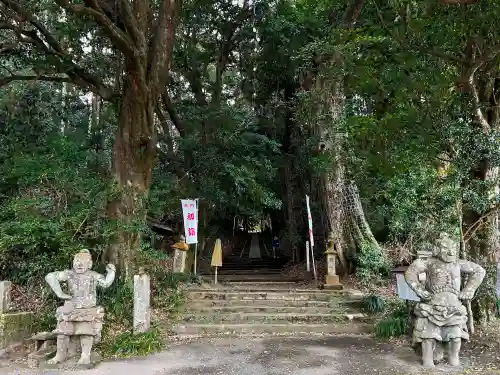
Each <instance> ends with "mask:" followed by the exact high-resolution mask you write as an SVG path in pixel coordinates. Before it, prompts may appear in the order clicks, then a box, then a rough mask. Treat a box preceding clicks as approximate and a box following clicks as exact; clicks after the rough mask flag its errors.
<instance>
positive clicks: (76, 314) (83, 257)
mask: <svg viewBox="0 0 500 375" xmlns="http://www.w3.org/2000/svg"><path fill="white" fill-rule="evenodd" d="M91 268H92V257H91V255H90V252H89V251H88V250H82V251H80V252H79V253H78V254H76V255H75V256H74V258H73V269H72V270H64V271H56V272H51V273H49V274H48V275H47V276H46V277H45V280H46V281H47V283H48V284H49V286H50V287H51V288H52V290H53V291H54V293H55V294H56V295H57V297H59V298H60V299H62V300H64V301H65V302H64V305H63V306H60V307H59V308H57V310H56V318H57V327H56V329H55V330H54V333H55V334H57V353H56V355H55V357H54V358H52V359H51V360H49V362H48V363H49V364H56V363H61V362H63V361H65V360H66V357H67V354H68V349H69V346H70V339H79V341H80V347H81V356H80V360H79V361H78V365H90V364H91V359H90V356H91V351H92V346H93V344H94V343H96V342H98V341H99V339H100V334H101V329H102V325H103V320H104V308H102V307H101V306H97V293H96V292H97V291H96V288H97V286H101V287H103V288H107V287H109V286H110V285H111V284H112V283H113V281H114V279H115V266H114V265H112V264H108V265H107V267H106V270H107V273H106V276H103V275H101V274H99V273H97V272H94V271H91ZM61 282H66V283H67V285H68V289H69V294H66V293H64V292H63V290H62V288H61Z"/></svg>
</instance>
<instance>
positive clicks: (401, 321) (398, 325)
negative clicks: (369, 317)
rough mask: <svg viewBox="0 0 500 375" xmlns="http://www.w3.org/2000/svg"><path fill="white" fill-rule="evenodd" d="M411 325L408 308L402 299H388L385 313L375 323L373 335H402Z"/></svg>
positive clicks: (385, 337)
mask: <svg viewBox="0 0 500 375" xmlns="http://www.w3.org/2000/svg"><path fill="white" fill-rule="evenodd" d="M410 327H411V314H410V310H409V309H408V307H407V306H406V304H405V303H404V302H403V301H400V300H394V301H390V303H389V305H388V308H387V310H386V313H385V314H384V316H383V317H382V319H381V320H379V321H378V322H377V323H376V324H375V336H376V337H379V338H382V339H390V338H394V337H400V336H404V335H406V334H407V333H408V331H409V329H410Z"/></svg>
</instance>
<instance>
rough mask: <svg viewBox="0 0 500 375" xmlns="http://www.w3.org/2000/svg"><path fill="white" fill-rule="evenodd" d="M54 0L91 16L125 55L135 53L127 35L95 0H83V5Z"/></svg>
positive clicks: (69, 8)
mask: <svg viewBox="0 0 500 375" xmlns="http://www.w3.org/2000/svg"><path fill="white" fill-rule="evenodd" d="M55 2H56V3H57V4H58V5H59V6H60V7H62V8H64V9H66V10H68V11H70V12H72V13H73V14H76V15H80V16H81V15H86V16H91V17H92V18H93V19H94V21H95V22H96V23H97V24H98V25H99V26H100V27H101V28H102V30H103V31H104V33H105V34H107V35H108V37H109V38H110V40H111V42H112V43H113V44H114V46H115V47H116V48H118V49H119V50H120V51H121V52H123V53H124V54H126V55H135V52H136V51H135V49H134V46H133V44H132V42H131V41H130V40H129V38H128V36H127V35H126V34H125V33H124V32H123V31H122V30H120V28H119V27H118V26H117V25H116V24H115V23H114V22H113V21H112V20H111V19H110V18H109V17H108V16H107V15H106V13H105V12H104V10H103V9H102V8H101V6H100V5H99V2H98V1H97V0H84V2H85V5H83V4H73V3H71V1H70V0H55Z"/></svg>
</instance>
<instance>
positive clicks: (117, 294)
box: [98, 280, 134, 327]
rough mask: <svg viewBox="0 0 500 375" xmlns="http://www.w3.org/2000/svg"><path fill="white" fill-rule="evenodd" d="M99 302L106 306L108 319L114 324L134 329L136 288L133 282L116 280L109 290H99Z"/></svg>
mask: <svg viewBox="0 0 500 375" xmlns="http://www.w3.org/2000/svg"><path fill="white" fill-rule="evenodd" d="M98 302H99V305H101V306H106V319H107V320H108V321H110V322H112V323H113V324H119V325H120V326H124V327H132V324H133V311H134V287H133V284H132V282H131V281H123V280H116V281H115V282H114V283H113V284H111V286H110V287H109V288H107V289H99V290H98Z"/></svg>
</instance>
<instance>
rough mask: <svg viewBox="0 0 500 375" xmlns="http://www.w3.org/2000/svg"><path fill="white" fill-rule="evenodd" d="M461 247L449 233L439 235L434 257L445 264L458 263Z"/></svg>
mask: <svg viewBox="0 0 500 375" xmlns="http://www.w3.org/2000/svg"><path fill="white" fill-rule="evenodd" d="M459 246H460V245H459V243H458V242H457V241H455V240H454V239H453V238H452V237H451V236H450V235H449V234H448V233H444V232H443V233H441V234H440V235H439V238H438V240H437V244H436V247H435V248H434V251H433V252H432V255H433V256H435V257H437V258H439V259H441V260H442V261H443V262H446V263H453V262H456V261H457V258H458V251H459Z"/></svg>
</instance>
